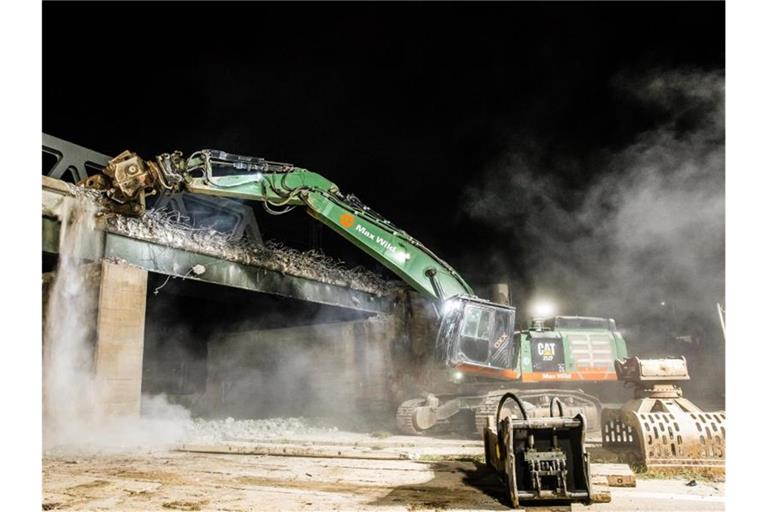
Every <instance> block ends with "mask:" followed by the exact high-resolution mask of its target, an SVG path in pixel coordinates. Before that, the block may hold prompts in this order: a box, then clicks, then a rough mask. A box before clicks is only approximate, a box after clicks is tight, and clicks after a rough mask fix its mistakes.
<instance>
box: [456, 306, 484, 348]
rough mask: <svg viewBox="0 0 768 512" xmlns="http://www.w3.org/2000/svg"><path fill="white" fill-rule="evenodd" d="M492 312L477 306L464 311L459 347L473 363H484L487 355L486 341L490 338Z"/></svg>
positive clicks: (468, 307)
mask: <svg viewBox="0 0 768 512" xmlns="http://www.w3.org/2000/svg"><path fill="white" fill-rule="evenodd" d="M491 316H492V311H491V310H489V309H487V308H479V307H477V306H467V307H466V308H465V309H464V321H463V322H462V326H461V347H462V351H463V352H464V353H465V355H466V356H467V357H468V358H469V359H472V360H474V361H485V360H487V359H488V355H489V344H488V339H489V338H490V337H491V334H490V333H491Z"/></svg>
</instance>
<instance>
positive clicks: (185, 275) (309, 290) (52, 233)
mask: <svg viewBox="0 0 768 512" xmlns="http://www.w3.org/2000/svg"><path fill="white" fill-rule="evenodd" d="M60 227H61V223H60V221H59V220H58V219H57V218H56V217H54V216H43V223H42V228H43V237H42V238H43V240H42V242H43V243H42V246H43V247H42V249H43V252H48V253H52V254H57V253H58V237H59V234H58V233H59V230H60ZM104 234H105V240H104V243H103V244H102V245H103V251H102V252H101V253H99V254H95V253H94V254H88V255H84V256H87V257H86V259H90V260H91V261H97V260H99V259H104V260H107V261H114V262H120V263H124V264H129V265H132V266H134V267H137V268H141V269H144V270H148V271H150V272H155V273H159V274H163V275H168V276H172V277H177V278H182V279H191V280H195V281H199V282H209V283H213V284H220V285H225V286H232V287H235V288H240V289H244V290H250V291H258V292H263V293H269V294H272V295H279V296H283V297H289V298H295V299H300V300H306V301H310V302H317V303H320V304H326V305H331V306H337V307H345V308H350V309H355V310H360V311H368V312H372V313H391V312H392V311H393V309H394V304H395V301H394V300H393V298H392V297H388V296H377V295H375V294H371V293H368V292H365V291H362V290H356V289H351V288H345V287H342V286H339V285H337V284H331V283H326V282H323V281H318V280H314V279H310V278H307V277H301V276H294V275H290V274H287V273H284V272H279V271H275V270H270V269H267V268H263V267H258V266H255V265H246V264H243V263H238V262H232V261H228V260H223V259H221V258H217V257H215V256H210V255H206V254H200V253H195V252H192V251H188V250H183V249H176V248H172V247H167V246H162V245H158V244H154V243H152V242H147V241H142V240H136V239H133V238H130V237H126V236H123V235H120V234H115V233H111V232H109V231H104ZM200 264H202V265H203V266H204V267H205V268H206V272H205V273H203V274H202V275H201V276H194V275H193V274H191V273H190V272H189V269H190V268H192V267H193V266H194V265H200Z"/></svg>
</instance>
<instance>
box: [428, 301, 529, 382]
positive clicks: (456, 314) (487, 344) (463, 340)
mask: <svg viewBox="0 0 768 512" xmlns="http://www.w3.org/2000/svg"><path fill="white" fill-rule="evenodd" d="M514 331H515V308H513V307H511V306H505V305H502V304H495V303H493V302H489V301H485V300H482V299H478V298H476V297H468V296H458V297H453V298H450V299H448V300H446V301H444V302H443V304H442V308H441V322H440V329H439V330H438V334H437V341H436V347H435V348H436V355H437V360H438V361H440V362H442V363H443V364H445V366H447V367H448V368H460V369H464V370H468V371H470V372H471V373H486V374H487V373H488V372H494V371H503V370H511V369H514V368H515V366H516V365H517V359H518V356H519V344H517V343H515V342H514V340H515V332H514ZM500 377H503V376H502V375H500Z"/></svg>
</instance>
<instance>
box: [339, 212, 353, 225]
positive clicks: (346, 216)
mask: <svg viewBox="0 0 768 512" xmlns="http://www.w3.org/2000/svg"><path fill="white" fill-rule="evenodd" d="M339 224H341V225H342V226H344V227H345V228H347V229H349V228H351V227H352V226H354V225H355V217H354V216H353V215H352V214H350V213H342V214H341V217H339Z"/></svg>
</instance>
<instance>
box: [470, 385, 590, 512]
mask: <svg viewBox="0 0 768 512" xmlns="http://www.w3.org/2000/svg"><path fill="white" fill-rule="evenodd" d="M510 398H511V399H513V400H514V401H515V402H517V405H518V407H519V408H520V415H521V417H522V419H516V418H512V417H509V416H507V417H505V418H500V416H501V411H502V409H503V407H504V402H506V401H507V399H510ZM555 405H557V406H558V408H559V411H560V416H559V417H555V416H554V414H551V417H549V418H530V419H529V418H528V416H527V414H526V411H525V409H524V408H523V404H522V402H521V401H520V399H519V398H517V396H515V395H514V394H512V393H506V394H505V395H504V396H503V397H502V399H501V400H500V401H499V406H498V409H497V410H496V416H495V417H491V416H489V417H488V423H489V424H488V426H487V427H486V428H485V432H484V433H483V437H484V442H485V462H486V464H487V465H488V466H490V467H491V468H493V469H494V470H495V471H496V472H497V473H498V474H499V476H500V478H501V480H502V482H503V483H504V485H505V486H506V494H507V496H508V497H509V500H510V502H511V504H512V507H514V508H517V507H519V506H520V503H521V502H537V501H560V502H582V503H589V502H590V501H591V489H590V481H589V455H588V454H587V452H586V449H585V447H584V418H583V416H582V415H581V414H578V415H576V416H575V417H573V418H565V417H563V416H562V412H563V408H562V405H561V404H560V402H559V401H558V400H557V399H556V398H555V399H553V401H552V403H551V405H550V413H553V412H554V410H553V409H554V407H555Z"/></svg>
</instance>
